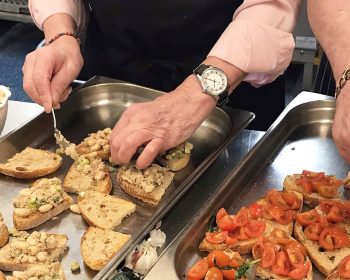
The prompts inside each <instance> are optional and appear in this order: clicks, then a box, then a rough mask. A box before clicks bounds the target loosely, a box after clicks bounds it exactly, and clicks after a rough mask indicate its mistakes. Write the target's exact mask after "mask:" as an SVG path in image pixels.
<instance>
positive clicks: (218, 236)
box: [205, 231, 228, 244]
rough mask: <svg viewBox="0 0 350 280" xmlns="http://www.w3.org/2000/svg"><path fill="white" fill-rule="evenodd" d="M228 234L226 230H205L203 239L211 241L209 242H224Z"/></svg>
mask: <svg viewBox="0 0 350 280" xmlns="http://www.w3.org/2000/svg"><path fill="white" fill-rule="evenodd" d="M227 236H228V232H227V231H219V232H218V231H214V232H207V233H206V234H205V239H206V240H207V241H208V242H209V243H211V244H220V243H223V242H225V240H226V237H227Z"/></svg>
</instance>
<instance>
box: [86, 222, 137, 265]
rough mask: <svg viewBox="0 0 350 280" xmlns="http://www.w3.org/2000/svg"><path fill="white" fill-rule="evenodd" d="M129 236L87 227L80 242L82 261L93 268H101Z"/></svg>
mask: <svg viewBox="0 0 350 280" xmlns="http://www.w3.org/2000/svg"><path fill="white" fill-rule="evenodd" d="M130 238H131V235H128V234H123V233H120V232H115V231H111V230H104V229H99V228H96V227H89V228H88V229H87V230H86V232H85V233H84V235H83V237H82V238H81V244H80V245H81V246H80V250H81V255H82V257H83V260H84V263H85V264H86V265H87V266H88V267H90V268H91V269H93V270H101V269H102V268H103V267H104V266H105V265H106V264H107V263H108V262H109V261H110V260H111V259H112V258H113V257H114V256H115V255H116V254H117V253H118V252H119V250H120V249H121V248H122V247H123V246H124V245H125V244H126V243H127V242H128V241H129V239H130Z"/></svg>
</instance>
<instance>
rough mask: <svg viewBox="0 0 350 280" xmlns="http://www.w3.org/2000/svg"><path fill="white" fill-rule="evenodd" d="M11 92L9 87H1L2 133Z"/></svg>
mask: <svg viewBox="0 0 350 280" xmlns="http://www.w3.org/2000/svg"><path fill="white" fill-rule="evenodd" d="M10 96H11V91H10V89H9V88H8V87H5V86H0V133H1V132H2V130H3V128H4V126H5V121H6V117H7V108H8V100H9V98H10Z"/></svg>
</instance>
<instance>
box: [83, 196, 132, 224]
mask: <svg viewBox="0 0 350 280" xmlns="http://www.w3.org/2000/svg"><path fill="white" fill-rule="evenodd" d="M78 205H79V209H80V211H81V215H82V216H83V218H84V219H85V221H86V222H87V223H88V224H89V225H91V226H95V227H99V228H101V229H109V230H113V229H115V228H116V227H117V226H118V225H120V223H121V222H122V220H123V219H124V218H125V217H127V216H129V215H131V214H132V213H134V212H135V210H136V205H135V204H134V203H132V202H130V201H127V200H125V199H121V198H119V197H116V196H111V195H108V194H103V193H100V192H96V191H86V192H83V193H81V194H80V195H79V197H78Z"/></svg>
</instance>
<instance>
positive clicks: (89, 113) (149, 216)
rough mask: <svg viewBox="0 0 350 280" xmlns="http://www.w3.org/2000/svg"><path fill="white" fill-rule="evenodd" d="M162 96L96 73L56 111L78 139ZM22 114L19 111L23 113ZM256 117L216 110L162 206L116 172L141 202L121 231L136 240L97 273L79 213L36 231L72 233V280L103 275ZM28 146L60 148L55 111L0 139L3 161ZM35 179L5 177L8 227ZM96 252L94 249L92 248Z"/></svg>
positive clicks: (0, 208)
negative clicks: (83, 249) (88, 262)
mask: <svg viewBox="0 0 350 280" xmlns="http://www.w3.org/2000/svg"><path fill="white" fill-rule="evenodd" d="M161 94H163V93H162V92H159V91H156V90H152V89H149V88H145V87H141V86H137V85H133V84H130V83H125V82H121V81H117V80H113V79H109V78H104V77H95V78H93V79H92V80H90V81H88V82H87V83H85V84H84V85H82V86H80V87H78V88H77V89H76V90H75V91H74V92H73V93H72V95H71V96H70V98H69V99H68V101H67V102H65V103H64V104H63V106H62V109H61V110H57V111H56V119H57V128H58V129H60V130H61V131H62V133H63V135H65V136H66V138H67V139H68V140H70V141H72V142H74V143H79V142H80V141H81V140H83V138H85V137H86V136H87V135H88V133H91V132H94V131H97V130H99V129H102V128H105V127H113V126H114V124H115V122H116V120H117V119H118V118H119V116H120V115H121V113H122V112H123V111H124V110H125V109H126V108H127V107H128V106H130V105H131V104H133V103H137V102H145V101H150V100H152V99H154V98H156V97H158V96H160V95H161ZM19 113H20V112H19ZM253 117H254V115H253V114H252V113H250V112H247V111H243V110H234V109H229V108H227V109H226V112H225V111H223V110H221V109H218V108H217V109H215V110H214V111H213V112H212V113H211V114H210V116H208V118H207V119H206V120H205V121H204V122H203V124H202V125H201V126H200V127H199V128H198V130H197V131H196V133H195V134H194V135H193V137H192V138H191V139H190V141H191V142H192V143H193V144H194V150H193V155H192V158H191V162H190V163H189V165H188V166H187V167H186V168H185V169H183V170H181V171H179V172H177V173H176V176H175V179H174V182H173V184H172V185H171V186H170V187H169V188H168V189H167V191H166V193H165V195H164V196H163V199H162V201H161V202H160V204H159V206H158V207H157V208H152V207H149V206H147V205H145V204H144V203H142V202H140V201H139V200H136V199H134V198H132V197H131V196H129V195H127V194H125V193H124V192H123V191H122V190H121V189H120V188H119V187H118V185H117V183H116V178H115V177H116V176H115V172H113V173H112V174H111V177H112V180H113V191H112V194H114V195H118V196H120V197H122V198H126V199H128V200H130V201H133V202H134V203H136V205H137V208H136V212H135V213H134V214H132V215H131V216H130V217H128V218H126V219H125V220H124V221H123V222H122V224H121V225H120V226H119V227H117V229H116V230H118V231H120V232H123V233H127V234H131V235H132V238H131V240H130V241H129V243H128V244H127V246H124V248H123V249H122V250H121V251H120V252H119V253H118V254H117V255H116V256H115V257H114V259H113V260H112V261H111V262H110V263H109V264H108V265H107V266H106V267H105V268H104V269H103V270H102V271H101V272H100V273H98V275H97V273H96V272H94V271H92V270H90V269H89V268H87V267H85V266H84V265H83V262H82V259H81V256H80V246H79V244H80V239H81V237H82V235H83V233H84V231H85V229H86V228H87V224H86V223H84V221H83V220H82V218H81V217H80V216H79V215H75V214H72V213H71V212H70V211H66V212H64V213H63V214H61V215H59V216H58V217H57V218H54V219H53V220H51V221H49V222H47V223H45V224H44V225H42V226H39V227H38V228H36V229H35V230H43V231H44V230H45V231H49V232H55V233H63V234H67V235H68V237H69V250H68V252H67V254H66V256H65V257H64V258H63V261H62V263H63V266H64V269H65V272H66V276H67V278H68V279H92V278H94V277H95V278H96V279H100V278H102V277H103V276H104V275H105V274H106V273H107V272H108V271H109V270H110V268H111V267H115V266H117V265H118V264H119V263H120V262H121V261H122V260H123V259H124V258H125V255H126V254H127V252H128V251H129V250H131V249H133V247H135V246H136V245H137V244H138V243H139V242H140V241H141V240H142V238H143V236H145V235H146V234H148V232H149V231H151V230H152V229H153V227H154V226H155V224H156V223H157V222H158V221H159V220H160V219H161V218H162V216H164V214H165V213H166V212H167V211H169V210H170V209H171V207H172V206H173V205H174V203H175V202H176V201H177V200H178V199H179V198H180V197H181V196H182V195H183V194H184V193H185V191H186V190H187V189H188V188H189V187H190V186H191V184H192V183H193V182H194V181H195V180H196V179H197V178H198V177H199V176H200V175H201V174H202V173H203V172H204V171H205V169H206V168H208V167H209V165H210V164H211V163H212V162H213V161H214V160H215V158H216V157H217V156H218V155H219V154H220V152H221V151H222V150H223V149H224V148H225V147H226V145H227V144H228V143H229V142H230V141H231V140H232V139H233V137H234V136H235V135H237V134H238V133H239V132H240V131H241V130H242V129H243V128H244V127H246V126H247V125H248V124H249V122H250V121H251V120H252V119H253ZM27 146H31V147H39V148H42V149H47V150H51V151H55V150H56V149H57V145H56V144H55V140H54V137H53V121H52V116H51V114H46V113H42V114H40V115H39V116H38V117H36V118H34V119H33V120H31V121H30V122H28V123H27V124H25V125H24V126H22V127H21V128H19V129H17V130H16V131H14V132H13V133H11V134H10V135H8V136H6V137H4V138H3V139H2V140H1V142H0V162H4V161H5V160H6V159H7V158H9V157H11V156H13V155H14V154H15V153H17V152H19V151H21V150H22V149H24V148H25V147H27ZM71 164H72V160H71V159H70V158H67V157H63V165H62V167H61V168H60V169H59V170H58V171H56V172H55V173H54V174H52V175H51V176H50V177H53V176H57V177H59V178H61V179H63V178H64V176H65V174H66V173H67V171H68V169H69V167H70V165H71ZM31 182H33V180H17V179H14V178H11V177H7V176H4V175H0V198H1V204H0V212H2V213H3V215H4V218H5V222H6V223H7V225H9V226H12V210H13V207H12V202H13V199H14V197H15V196H16V195H17V193H18V192H19V191H20V190H21V189H22V188H24V187H28V186H29V184H30V183H31ZM92 253H93V252H92ZM72 261H78V262H79V263H80V265H81V273H80V274H77V275H72V274H71V272H70V263H71V262H72Z"/></svg>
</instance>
